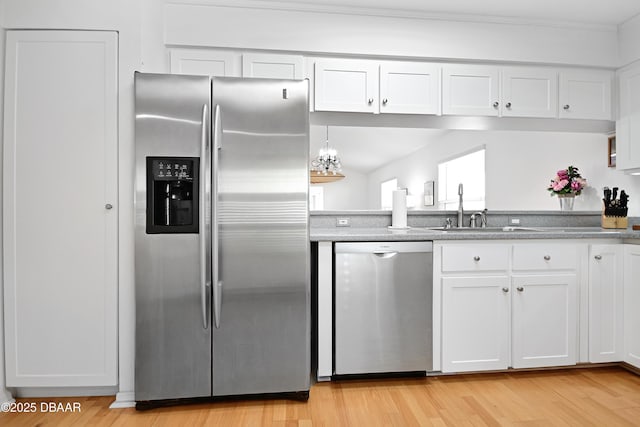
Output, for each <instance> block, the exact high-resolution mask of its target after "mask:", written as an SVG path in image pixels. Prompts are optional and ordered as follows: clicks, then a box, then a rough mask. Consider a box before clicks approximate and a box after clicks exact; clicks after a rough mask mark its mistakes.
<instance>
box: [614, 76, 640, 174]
mask: <svg viewBox="0 0 640 427" xmlns="http://www.w3.org/2000/svg"><path fill="white" fill-rule="evenodd" d="M619 80H620V119H619V120H618V121H617V122H616V168H617V169H618V170H632V169H634V170H636V171H638V170H640V143H638V141H639V138H640V64H636V65H634V66H633V67H630V68H627V69H625V70H623V71H621V72H620V75H619Z"/></svg>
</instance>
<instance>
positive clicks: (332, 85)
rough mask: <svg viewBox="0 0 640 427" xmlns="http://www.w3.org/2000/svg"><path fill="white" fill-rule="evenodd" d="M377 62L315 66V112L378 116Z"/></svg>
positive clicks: (332, 62) (344, 61)
mask: <svg viewBox="0 0 640 427" xmlns="http://www.w3.org/2000/svg"><path fill="white" fill-rule="evenodd" d="M378 99H379V98H378V63H377V62H373V61H358V60H347V59H335V60H318V61H316V63H315V110H316V111H345V112H360V113H378V112H379V111H380V108H379V105H378Z"/></svg>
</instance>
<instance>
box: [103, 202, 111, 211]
mask: <svg viewBox="0 0 640 427" xmlns="http://www.w3.org/2000/svg"><path fill="white" fill-rule="evenodd" d="M104 208H105V209H107V210H109V209H113V205H112V204H111V203H107V204H106V205H104Z"/></svg>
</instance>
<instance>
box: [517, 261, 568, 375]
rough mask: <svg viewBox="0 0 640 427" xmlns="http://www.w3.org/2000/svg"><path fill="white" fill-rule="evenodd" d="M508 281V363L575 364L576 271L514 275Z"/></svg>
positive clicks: (518, 365) (521, 364)
mask: <svg viewBox="0 0 640 427" xmlns="http://www.w3.org/2000/svg"><path fill="white" fill-rule="evenodd" d="M511 283H512V286H511V289H512V291H513V294H512V311H511V313H512V314H511V321H512V333H511V336H512V353H511V354H512V365H511V366H513V367H514V368H535V367H545V366H563V365H575V363H576V359H577V346H576V339H577V336H578V332H577V322H578V311H577V298H576V288H577V282H576V275H575V274H555V275H546V274H545V275H535V274H532V275H517V276H516V275H514V276H513V277H512V281H511Z"/></svg>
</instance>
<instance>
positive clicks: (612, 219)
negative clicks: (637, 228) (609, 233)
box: [602, 214, 629, 228]
mask: <svg viewBox="0 0 640 427" xmlns="http://www.w3.org/2000/svg"><path fill="white" fill-rule="evenodd" d="M628 226H629V221H628V219H627V217H626V216H605V215H604V214H602V228H627V227H628Z"/></svg>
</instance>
